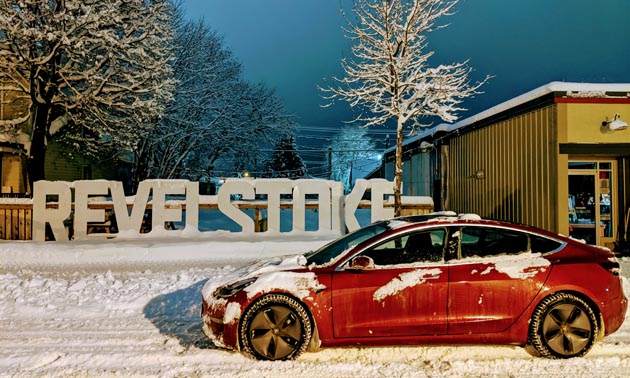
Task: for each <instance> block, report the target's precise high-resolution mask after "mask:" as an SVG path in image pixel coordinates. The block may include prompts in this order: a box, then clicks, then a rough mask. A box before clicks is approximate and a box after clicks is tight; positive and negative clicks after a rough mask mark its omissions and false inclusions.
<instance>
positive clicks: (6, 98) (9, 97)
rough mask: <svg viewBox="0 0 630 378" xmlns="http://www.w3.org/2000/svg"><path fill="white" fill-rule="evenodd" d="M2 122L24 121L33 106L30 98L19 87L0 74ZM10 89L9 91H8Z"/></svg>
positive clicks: (0, 114) (0, 113)
mask: <svg viewBox="0 0 630 378" xmlns="http://www.w3.org/2000/svg"><path fill="white" fill-rule="evenodd" d="M0 87H3V88H5V89H4V90H0V120H15V119H23V118H25V117H27V116H28V113H29V107H30V106H31V101H30V98H29V97H28V95H27V94H24V93H22V92H20V91H18V90H11V89H10V88H15V89H17V88H18V85H17V84H16V83H15V82H14V81H13V80H11V79H9V78H8V77H7V76H4V75H3V74H2V73H0ZM7 88H9V89H7Z"/></svg>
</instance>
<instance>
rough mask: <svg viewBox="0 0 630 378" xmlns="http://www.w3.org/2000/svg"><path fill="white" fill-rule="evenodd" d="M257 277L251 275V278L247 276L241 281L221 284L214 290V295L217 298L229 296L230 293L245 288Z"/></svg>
mask: <svg viewBox="0 0 630 378" xmlns="http://www.w3.org/2000/svg"><path fill="white" fill-rule="evenodd" d="M257 279H258V277H251V278H247V279H244V280H241V281H236V282H234V283H231V284H228V285H224V286H221V287H219V288H218V289H217V290H216V291H215V292H214V296H215V297H219V298H228V297H231V296H232V295H234V294H236V293H238V292H239V291H241V290H243V289H245V288H246V287H247V286H249V285H251V284H253V283H254V282H255V281H256V280H257Z"/></svg>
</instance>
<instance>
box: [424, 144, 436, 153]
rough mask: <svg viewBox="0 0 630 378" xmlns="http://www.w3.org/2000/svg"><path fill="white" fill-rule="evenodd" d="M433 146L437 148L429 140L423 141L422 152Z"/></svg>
mask: <svg viewBox="0 0 630 378" xmlns="http://www.w3.org/2000/svg"><path fill="white" fill-rule="evenodd" d="M431 148H435V146H434V145H433V144H432V143H429V142H427V141H422V143H420V152H422V153H424V152H428V151H429V149H431Z"/></svg>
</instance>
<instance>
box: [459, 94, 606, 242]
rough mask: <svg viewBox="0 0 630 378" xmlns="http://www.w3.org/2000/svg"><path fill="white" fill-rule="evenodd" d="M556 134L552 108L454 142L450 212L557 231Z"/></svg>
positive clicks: (526, 114) (502, 123)
mask: <svg viewBox="0 0 630 378" xmlns="http://www.w3.org/2000/svg"><path fill="white" fill-rule="evenodd" d="M600 123H601V121H600ZM556 133H557V117H556V106H555V105H550V106H546V107H544V108H541V109H537V110H534V111H531V112H529V113H525V114H523V115H520V116H516V117H513V118H510V119H508V120H505V121H501V122H498V123H496V124H493V125H490V126H486V127H483V128H480V129H478V130H474V131H471V132H467V133H464V134H462V135H460V136H457V137H455V138H453V139H451V140H450V144H449V149H450V156H449V173H448V193H447V195H448V201H449V202H448V203H449V209H447V210H453V211H456V212H458V213H477V214H479V215H480V216H482V217H484V218H492V219H500V220H507V221H512V222H518V223H525V224H529V225H532V226H536V227H540V228H543V229H546V230H550V231H556V230H557V213H558V209H559V208H560V202H562V204H564V206H565V207H566V203H565V202H566V201H558V198H565V197H566V195H565V196H564V197H558V193H559V191H558V190H557V189H556V188H557V187H558V185H557V178H558V167H559V163H558V155H559V153H558V143H557V137H556V135H557V134H556ZM564 166H565V167H566V164H565V165H564ZM556 205H557V207H556Z"/></svg>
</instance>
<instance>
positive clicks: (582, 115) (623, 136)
mask: <svg viewBox="0 0 630 378" xmlns="http://www.w3.org/2000/svg"><path fill="white" fill-rule="evenodd" d="M560 101H562V100H561V99H560ZM611 102H614V101H611ZM557 106H558V113H561V114H562V116H563V121H564V122H566V125H567V127H566V130H564V131H563V133H562V134H561V135H558V137H559V143H629V142H630V129H626V130H620V131H611V130H610V129H608V128H607V127H602V122H603V121H605V120H606V119H608V121H612V119H613V116H614V114H615V113H620V114H621V115H622V119H623V120H624V121H626V122H628V120H630V103H618V104H616V103H594V104H592V103H559V104H558V105H557ZM628 153H630V151H628Z"/></svg>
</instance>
